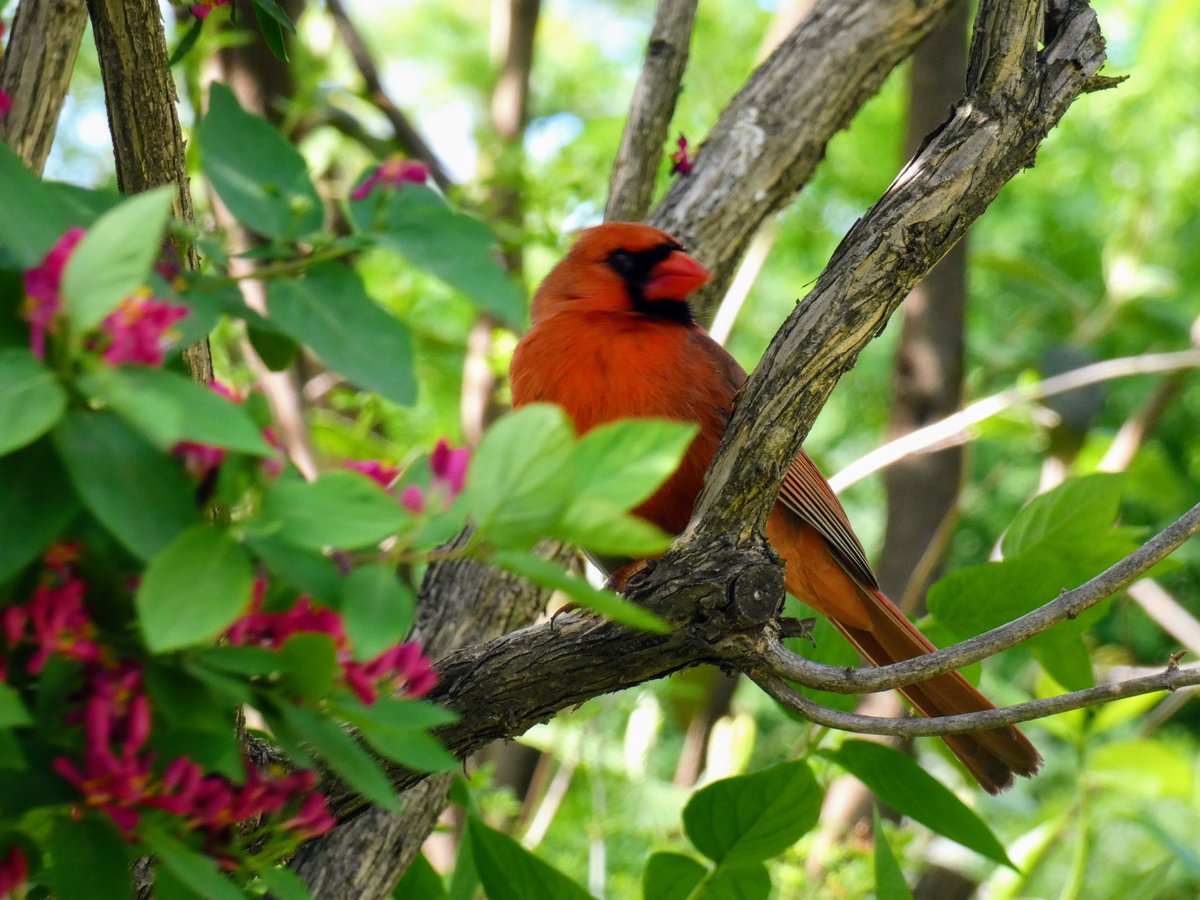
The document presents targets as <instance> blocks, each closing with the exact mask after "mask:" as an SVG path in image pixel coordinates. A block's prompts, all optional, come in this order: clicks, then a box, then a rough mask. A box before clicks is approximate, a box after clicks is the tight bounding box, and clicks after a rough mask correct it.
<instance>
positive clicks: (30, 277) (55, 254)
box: [24, 228, 84, 358]
mask: <svg viewBox="0 0 1200 900" xmlns="http://www.w3.org/2000/svg"><path fill="white" fill-rule="evenodd" d="M83 235H84V230H83V229H82V228H71V229H68V230H67V231H66V232H64V233H63V236H62V237H60V238H59V239H58V241H57V242H56V243H55V245H54V246H53V247H51V248H50V251H49V252H48V253H47V254H46V256H45V258H44V259H43V260H42V261H41V263H39V264H38V265H37V266H35V267H34V268H32V269H29V270H27V271H26V272H25V309H24V316H25V318H26V319H28V320H29V328H30V331H31V335H30V344H31V346H32V348H33V352H34V354H35V355H36V356H37V357H38V358H41V357H44V356H45V355H46V335H47V334H53V333H54V332H55V331H56V330H57V329H56V326H55V322H54V320H55V317H56V316H57V315H58V312H59V309H60V308H61V307H62V277H63V270H65V269H66V267H67V260H68V259H70V258H71V253H72V252H73V251H74V250H75V245H76V244H78V243H79V242H80V241H81V240H82V239H83Z"/></svg>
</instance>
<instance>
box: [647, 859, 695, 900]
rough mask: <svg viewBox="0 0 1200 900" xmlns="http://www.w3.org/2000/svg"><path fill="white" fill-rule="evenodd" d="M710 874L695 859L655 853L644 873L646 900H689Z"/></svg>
mask: <svg viewBox="0 0 1200 900" xmlns="http://www.w3.org/2000/svg"><path fill="white" fill-rule="evenodd" d="M707 874H708V868H707V867H706V866H705V865H704V864H703V863H701V862H700V861H699V860H697V859H695V858H693V857H691V856H685V855H684V854H682V853H668V852H665V851H663V852H659V853H655V854H653V855H652V856H651V857H650V858H649V859H648V860H646V868H645V870H643V872H642V900H688V898H689V897H691V896H692V891H693V889H694V888H695V887H696V885H698V884H699V883H700V882H701V881H702V880H703V879H704V876H705V875H707Z"/></svg>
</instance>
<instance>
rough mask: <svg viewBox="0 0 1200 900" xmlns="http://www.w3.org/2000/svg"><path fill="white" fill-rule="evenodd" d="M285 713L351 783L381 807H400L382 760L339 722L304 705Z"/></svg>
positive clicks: (327, 761) (299, 730) (287, 708)
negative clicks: (366, 748) (338, 723)
mask: <svg viewBox="0 0 1200 900" xmlns="http://www.w3.org/2000/svg"><path fill="white" fill-rule="evenodd" d="M283 714H284V718H285V720H286V721H287V722H288V724H289V725H290V726H291V728H292V729H293V730H294V731H295V732H296V733H297V734H299V735H302V736H303V738H304V740H306V741H308V742H309V743H310V744H311V745H312V747H313V749H314V750H316V751H317V753H319V754H320V755H321V757H322V758H323V759H324V760H325V762H326V764H327V765H328V766H329V767H330V768H331V769H333V771H335V772H336V773H337V774H338V775H340V776H342V778H344V779H346V783H347V784H349V785H350V786H351V787H352V788H354V789H355V790H356V791H358V792H359V793H360V794H362V795H363V796H364V797H366V798H367V799H368V800H370V801H371V802H372V803H374V804H376V805H377V806H382V807H383V808H384V809H388V810H391V811H393V812H395V811H397V810H398V809H399V808H400V802H399V800H397V799H396V792H395V789H394V788H393V787H392V785H391V782H389V781H388V778H387V775H386V774H384V771H383V769H381V768H380V767H379V763H377V762H376V761H375V760H374V759H372V757H371V754H369V753H367V751H366V750H364V749H363V748H362V747H361V746H360V745H359V743H358V741H356V740H354V738H352V737H351V736H350V735H349V734H347V733H346V732H345V731H343V730H342V729H341V728H340V727H339V726H338V725H337V724H336V723H334V722H331V721H330V720H329V719H326V718H325V717H323V716H322V715H320V714H319V713H317V712H314V711H313V710H311V709H308V708H306V707H301V706H287V707H284V710H283Z"/></svg>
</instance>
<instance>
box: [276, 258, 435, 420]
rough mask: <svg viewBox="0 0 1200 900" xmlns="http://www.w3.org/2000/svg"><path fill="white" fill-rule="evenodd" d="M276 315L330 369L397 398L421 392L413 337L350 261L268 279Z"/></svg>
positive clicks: (411, 397) (398, 400)
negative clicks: (298, 275)
mask: <svg viewBox="0 0 1200 900" xmlns="http://www.w3.org/2000/svg"><path fill="white" fill-rule="evenodd" d="M267 311H268V312H269V313H270V316H271V321H272V322H273V323H275V324H276V325H277V326H278V327H279V328H281V329H283V330H284V331H285V332H287V334H288V335H290V336H291V337H292V338H293V339H295V340H296V341H297V343H300V344H304V345H306V346H308V347H311V348H312V350H313V352H314V353H316V354H317V356H319V357H321V359H322V361H324V362H325V364H326V365H328V366H329V367H330V368H331V369H334V370H335V371H337V372H340V373H341V374H342V375H345V376H346V377H347V378H349V379H350V380H351V381H353V382H354V383H355V384H357V385H358V386H359V387H363V388H366V389H367V390H370V391H375V392H377V393H379V394H381V395H383V396H384V397H386V398H387V399H389V400H391V401H393V402H394V403H399V404H401V405H408V404H410V403H412V402H413V401H414V400H416V398H417V384H416V376H415V374H414V372H413V348H412V338H411V336H410V335H409V332H408V328H407V326H405V324H404V323H403V322H401V321H400V320H399V319H397V318H396V317H395V316H393V315H392V314H391V313H389V312H387V311H386V310H384V309H383V308H382V307H381V306H379V304H377V303H376V302H375V301H374V300H372V299H371V298H370V296H369V295H368V294H367V291H366V288H364V287H363V284H362V280H361V279H360V278H359V277H358V274H357V273H356V272H355V271H354V270H353V269H351V268H350V267H349V266H345V265H342V264H341V263H325V264H322V265H316V266H313V267H312V268H311V269H309V270H308V274H307V275H306V276H305V277H304V278H295V279H288V280H286V281H272V282H270V283H269V284H268V285H267Z"/></svg>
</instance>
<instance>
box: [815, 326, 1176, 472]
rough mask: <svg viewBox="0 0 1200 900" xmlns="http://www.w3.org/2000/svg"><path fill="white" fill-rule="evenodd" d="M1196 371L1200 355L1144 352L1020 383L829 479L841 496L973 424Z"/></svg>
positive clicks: (958, 439) (950, 441)
mask: <svg viewBox="0 0 1200 900" xmlns="http://www.w3.org/2000/svg"><path fill="white" fill-rule="evenodd" d="M1197 368H1200V350H1180V351H1178V352H1176V353H1143V354H1141V355H1139V356H1122V357H1118V358H1117V359H1106V360H1104V361H1103V362H1098V363H1093V364H1092V365H1090V366H1081V367H1080V368H1078V369H1072V370H1071V371H1070V372H1063V373H1062V374H1061V375H1054V376H1051V377H1050V378H1044V379H1042V380H1041V381H1037V382H1034V383H1033V384H1019V385H1017V386H1016V387H1011V388H1008V389H1007V390H1003V391H1000V392H999V393H997V394H992V395H991V396H990V397H984V398H983V399H981V400H976V401H975V402H974V403H971V404H968V405H967V406H965V407H964V408H963V409H961V410H959V411H958V412H956V413H954V414H952V415H949V416H946V418H944V419H940V420H938V421H937V422H932V423H930V424H929V425H926V426H925V427H923V428H918V429H916V430H915V431H910V432H909V433H908V434H906V435H904V436H903V437H899V438H897V439H896V440H894V441H889V442H888V443H886V444H884V445H883V446H881V447H878V448H876V449H875V450H872V451H871V452H870V453H868V454H866V455H865V456H862V457H860V458H859V459H856V460H855V461H854V462H852V463H851V464H850V465H848V466H846V468H844V469H842V470H841V471H840V472H838V473H837V474H836V475H834V476H833V477H832V478H830V479H829V484H830V485H831V486H832V487H833V489H834V490H835V491H837V492H839V493H840V492H841V491H844V490H845V489H846V488H848V487H850V485H852V484H857V483H858V482H860V481H862V480H863V479H864V478H866V477H867V476H868V475H873V474H874V473H876V472H878V471H879V470H880V469H885V468H887V467H888V466H890V465H892V464H893V463H896V462H899V461H900V460H902V459H904V458H906V457H909V456H912V455H914V454H917V453H926V452H928V451H930V450H940V449H942V448H943V447H947V446H952V445H954V444H959V443H963V442H965V441H967V440H969V439H970V432H969V431H968V429H969V428H970V427H971V426H972V425H978V424H979V423H980V422H983V421H986V420H987V419H990V418H992V416H998V415H999V414H1000V413H1002V412H1005V411H1006V410H1009V409H1012V408H1013V407H1014V406H1020V405H1022V404H1025V403H1036V402H1037V401H1039V400H1045V399H1046V398H1047V397H1053V396H1056V395H1058V394H1065V393H1068V392H1070V391H1074V390H1078V389H1079V388H1081V387H1086V386H1087V385H1089V384H1099V383H1100V382H1103V381H1111V380H1113V379H1115V378H1128V377H1130V376H1133V375H1150V374H1152V373H1156V372H1178V371H1181V370H1184V369H1197Z"/></svg>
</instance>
